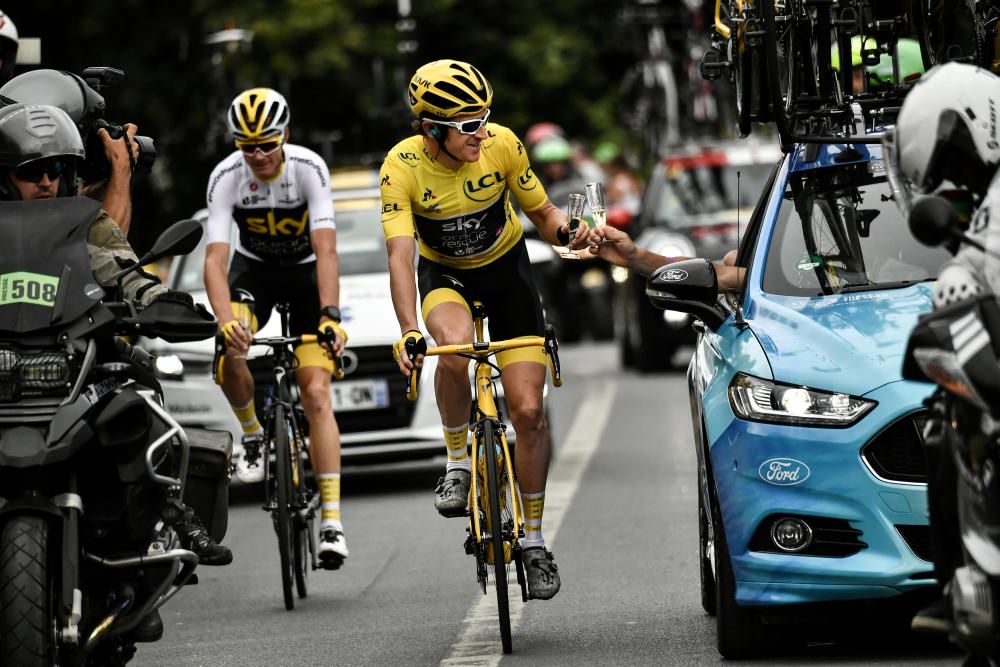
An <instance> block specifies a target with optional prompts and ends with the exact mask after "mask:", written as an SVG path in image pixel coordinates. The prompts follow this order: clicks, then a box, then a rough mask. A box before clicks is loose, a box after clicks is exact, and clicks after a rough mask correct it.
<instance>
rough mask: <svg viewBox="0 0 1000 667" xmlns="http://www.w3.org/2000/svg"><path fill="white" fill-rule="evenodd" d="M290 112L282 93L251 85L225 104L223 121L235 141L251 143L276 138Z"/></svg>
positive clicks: (282, 129) (284, 126)
mask: <svg viewBox="0 0 1000 667" xmlns="http://www.w3.org/2000/svg"><path fill="white" fill-rule="evenodd" d="M290 117H291V114H290V113H289V111H288V102H286V101H285V98H284V96H283V95H282V94H281V93H279V92H278V91H276V90H271V89H270V88H251V89H250V90H245V91H243V92H242V93H240V94H239V95H237V96H236V99H234V100H233V103H232V104H231V105H229V113H227V114H226V123H227V124H228V125H229V131H230V132H232V134H233V138H234V139H236V141H237V142H250V143H255V142H259V141H263V140H265V139H273V138H275V137H280V136H281V135H282V134H283V133H284V131H285V128H286V127H288V120H289V118H290Z"/></svg>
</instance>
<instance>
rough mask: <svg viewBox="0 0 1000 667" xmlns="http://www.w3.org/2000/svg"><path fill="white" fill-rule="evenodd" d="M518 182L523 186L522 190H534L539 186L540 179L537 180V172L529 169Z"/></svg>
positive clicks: (519, 177)
mask: <svg viewBox="0 0 1000 667" xmlns="http://www.w3.org/2000/svg"><path fill="white" fill-rule="evenodd" d="M517 182H518V183H519V184H520V185H521V189H522V190H534V189H535V187H536V186H537V185H538V179H537V178H535V172H533V171H532V170H531V167H528V168H527V169H525V170H524V173H523V174H521V175H520V176H518V177H517Z"/></svg>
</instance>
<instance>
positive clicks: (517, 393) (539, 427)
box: [501, 361, 552, 494]
mask: <svg viewBox="0 0 1000 667" xmlns="http://www.w3.org/2000/svg"><path fill="white" fill-rule="evenodd" d="M545 372H546V368H545V366H543V365H542V364H539V363H536V362H534V361H518V362H514V363H512V364H509V365H507V366H504V369H503V375H502V376H501V382H503V393H504V400H505V401H506V402H507V411H508V412H509V413H510V423H511V425H513V427H514V432H515V433H516V434H517V457H516V460H515V465H516V466H517V470H516V471H515V472H516V473H517V482H518V485H519V486H520V487H521V493H527V494H535V493H542V492H544V491H545V479H546V477H547V476H548V473H549V459H550V457H551V455H552V444H551V440H550V438H549V425H548V423H547V422H546V421H545V406H544V405H543V403H542V392H543V390H544V387H545Z"/></svg>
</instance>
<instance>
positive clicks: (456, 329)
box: [426, 301, 473, 427]
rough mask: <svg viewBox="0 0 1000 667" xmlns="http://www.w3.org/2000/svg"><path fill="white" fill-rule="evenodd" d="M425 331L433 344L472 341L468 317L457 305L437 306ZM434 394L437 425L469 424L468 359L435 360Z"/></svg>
mask: <svg viewBox="0 0 1000 667" xmlns="http://www.w3.org/2000/svg"><path fill="white" fill-rule="evenodd" d="M426 324H427V331H428V332H430V334H431V337H432V338H433V339H434V342H435V344H437V345H462V344H466V343H471V342H472V336H473V329H472V316H471V315H469V311H468V310H466V309H465V307H464V306H463V305H461V304H458V303H455V302H452V301H447V302H444V303H440V304H438V305H437V306H435V307H434V308H433V310H431V312H429V313H428V314H427V322H426ZM434 394H435V396H436V397H437V404H438V411H439V412H440V413H441V423H442V424H444V426H445V427H449V426H452V427H453V426H459V425H461V424H465V423H467V422H468V421H469V406H470V397H471V396H472V388H471V385H470V384H469V360H468V359H465V358H464V357H459V356H453V355H444V356H441V357H438V364H437V371H435V374H434Z"/></svg>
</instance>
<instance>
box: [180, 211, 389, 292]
mask: <svg viewBox="0 0 1000 667" xmlns="http://www.w3.org/2000/svg"><path fill="white" fill-rule="evenodd" d="M333 206H334V214H335V217H336V221H337V257H338V258H339V259H340V275H342V276H347V275H352V274H359V273H384V272H385V271H388V270H389V269H388V259H387V257H386V249H385V237H384V236H383V235H382V221H381V210H380V207H379V206H380V205H379V200H378V199H377V198H366V199H347V200H341V201H335V202H334V204H333ZM233 229H234V231H235V227H234V228H233ZM178 260H179V261H181V262H182V264H181V265H180V266H179V267H178V274H177V279H176V280H177V284H176V286H175V287H174V289H176V290H180V291H182V292H193V291H198V290H203V289H205V279H204V276H203V270H204V266H205V244H204V242H202V243H199V244H198V247H197V248H195V250H194V251H193V252H191V254H189V255H187V256H185V257H179V258H178Z"/></svg>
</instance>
